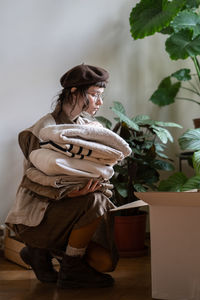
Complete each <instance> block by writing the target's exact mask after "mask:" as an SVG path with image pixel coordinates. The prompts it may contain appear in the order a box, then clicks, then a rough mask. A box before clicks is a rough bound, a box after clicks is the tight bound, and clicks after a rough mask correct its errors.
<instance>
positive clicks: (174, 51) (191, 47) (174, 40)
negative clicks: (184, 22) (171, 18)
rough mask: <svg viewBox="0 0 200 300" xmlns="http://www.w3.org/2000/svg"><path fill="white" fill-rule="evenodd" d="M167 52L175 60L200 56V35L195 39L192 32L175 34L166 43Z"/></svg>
mask: <svg viewBox="0 0 200 300" xmlns="http://www.w3.org/2000/svg"><path fill="white" fill-rule="evenodd" d="M165 46H166V51H167V52H168V53H169V55H170V58H171V59H173V60H177V59H186V58H188V57H189V56H190V57H194V56H197V55H199V54H200V35H198V36H197V37H195V38H194V39H193V31H192V30H188V29H187V30H181V31H179V32H177V33H173V34H172V35H171V36H170V37H169V38H168V39H167V40H166V43H165Z"/></svg>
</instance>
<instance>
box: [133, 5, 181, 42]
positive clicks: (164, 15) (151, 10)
mask: <svg viewBox="0 0 200 300" xmlns="http://www.w3.org/2000/svg"><path fill="white" fill-rule="evenodd" d="M184 2H185V0H174V1H171V2H169V1H166V0H141V1H140V2H139V3H138V4H137V5H136V7H135V8H133V9H132V11H131V14H130V19H129V21H130V25H131V34H132V37H133V38H134V39H135V40H136V39H142V38H144V37H145V36H149V35H153V34H154V33H155V32H160V31H161V30H162V29H163V28H165V27H167V26H168V25H169V24H170V22H171V21H172V20H173V18H174V17H175V16H176V15H177V13H178V12H179V11H180V9H181V8H182V7H183V5H184Z"/></svg>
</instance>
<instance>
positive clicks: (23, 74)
mask: <svg viewBox="0 0 200 300" xmlns="http://www.w3.org/2000/svg"><path fill="white" fill-rule="evenodd" d="M136 2H138V1H136V0H134V1H128V0H109V1H107V0H101V1H95V0H84V1H83V0H59V1H54V0H18V1H12V0H1V1H0V37H1V46H0V58H1V68H0V70H1V74H0V76H1V90H0V93H1V94H0V99H1V110H0V114H1V118H0V120H1V127H0V137H1V138H0V178H1V181H0V191H1V198H0V224H1V223H3V222H4V219H5V217H6V215H7V212H8V210H9V208H10V206H11V204H12V202H13V201H14V198H15V193H16V189H17V186H18V184H19V182H20V178H21V174H22V160H23V156H22V154H21V151H20V149H19V147H18V144H17V134H18V133H19V131H21V130H22V129H24V128H26V127H28V126H30V125H31V124H33V123H34V122H35V121H36V120H37V119H38V118H40V117H41V116H42V115H43V114H45V113H47V112H48V111H50V106H51V103H52V101H53V99H55V98H54V97H55V96H56V95H57V93H58V92H59V90H60V85H59V78H60V77H61V75H62V74H63V73H64V72H65V71H66V70H67V69H69V68H71V67H73V66H74V65H77V64H80V63H82V62H85V63H87V64H94V65H99V66H102V67H104V68H106V69H107V70H108V71H109V72H110V84H109V86H108V88H107V91H106V95H107V97H106V98H107V99H106V100H105V104H104V107H103V108H102V109H101V111H100V112H99V115H105V116H106V117H110V118H112V116H113V115H112V114H111V112H110V110H109V106H110V105H111V104H112V101H114V100H118V101H122V102H123V103H124V105H125V106H126V108H127V111H128V112H129V115H130V116H131V115H136V114H139V113H144V114H149V115H150V116H151V117H153V118H156V119H159V120H165V121H176V122H178V123H180V124H182V125H183V126H184V130H185V129H186V128H188V127H193V125H192V121H191V119H192V118H194V117H198V111H197V107H195V105H193V107H192V106H191V105H190V104H187V103H185V104H184V105H180V103H179V104H175V105H173V106H171V107H167V108H163V109H161V110H160V109H158V108H157V107H156V106H155V105H153V104H152V103H150V102H147V100H148V98H149V96H150V95H151V94H152V92H153V91H154V90H155V88H156V87H157V84H158V83H159V81H160V80H161V79H162V78H163V77H164V76H166V75H168V74H170V73H172V72H173V71H175V70H177V69H178V68H179V67H180V66H181V62H178V63H172V62H171V61H170V60H169V58H168V56H167V54H166V53H165V51H164V43H163V37H162V36H161V35H157V36H155V37H149V38H146V39H144V40H138V41H133V39H132V38H131V36H130V32H129V30H130V29H129V20H128V19H129V13H130V10H131V8H132V7H133V6H134V5H135V3H136ZM182 131H183V130H182ZM182 131H181V130H176V131H174V134H175V136H179V135H180V134H181V132H182ZM170 149H171V150H170V151H171V152H172V153H173V152H177V151H178V147H177V143H175V144H174V145H172V146H170Z"/></svg>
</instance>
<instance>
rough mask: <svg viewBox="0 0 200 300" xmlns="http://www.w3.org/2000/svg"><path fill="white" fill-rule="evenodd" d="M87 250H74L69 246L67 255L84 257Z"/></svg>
mask: <svg viewBox="0 0 200 300" xmlns="http://www.w3.org/2000/svg"><path fill="white" fill-rule="evenodd" d="M85 251H86V247H85V248H74V247H71V246H70V245H69V244H68V245H67V249H66V254H67V255H69V256H83V255H84V254H85Z"/></svg>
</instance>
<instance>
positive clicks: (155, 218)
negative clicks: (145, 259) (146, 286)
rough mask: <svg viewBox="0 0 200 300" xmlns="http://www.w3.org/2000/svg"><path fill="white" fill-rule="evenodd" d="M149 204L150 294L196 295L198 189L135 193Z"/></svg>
mask: <svg viewBox="0 0 200 300" xmlns="http://www.w3.org/2000/svg"><path fill="white" fill-rule="evenodd" d="M135 194H136V196H137V197H138V198H140V199H142V200H144V201H145V202H146V203H148V204H149V206H150V233H151V272H152V297H153V298H155V299H170V300H199V299H200V193H197V192H180V193H179V192H146V193H135Z"/></svg>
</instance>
